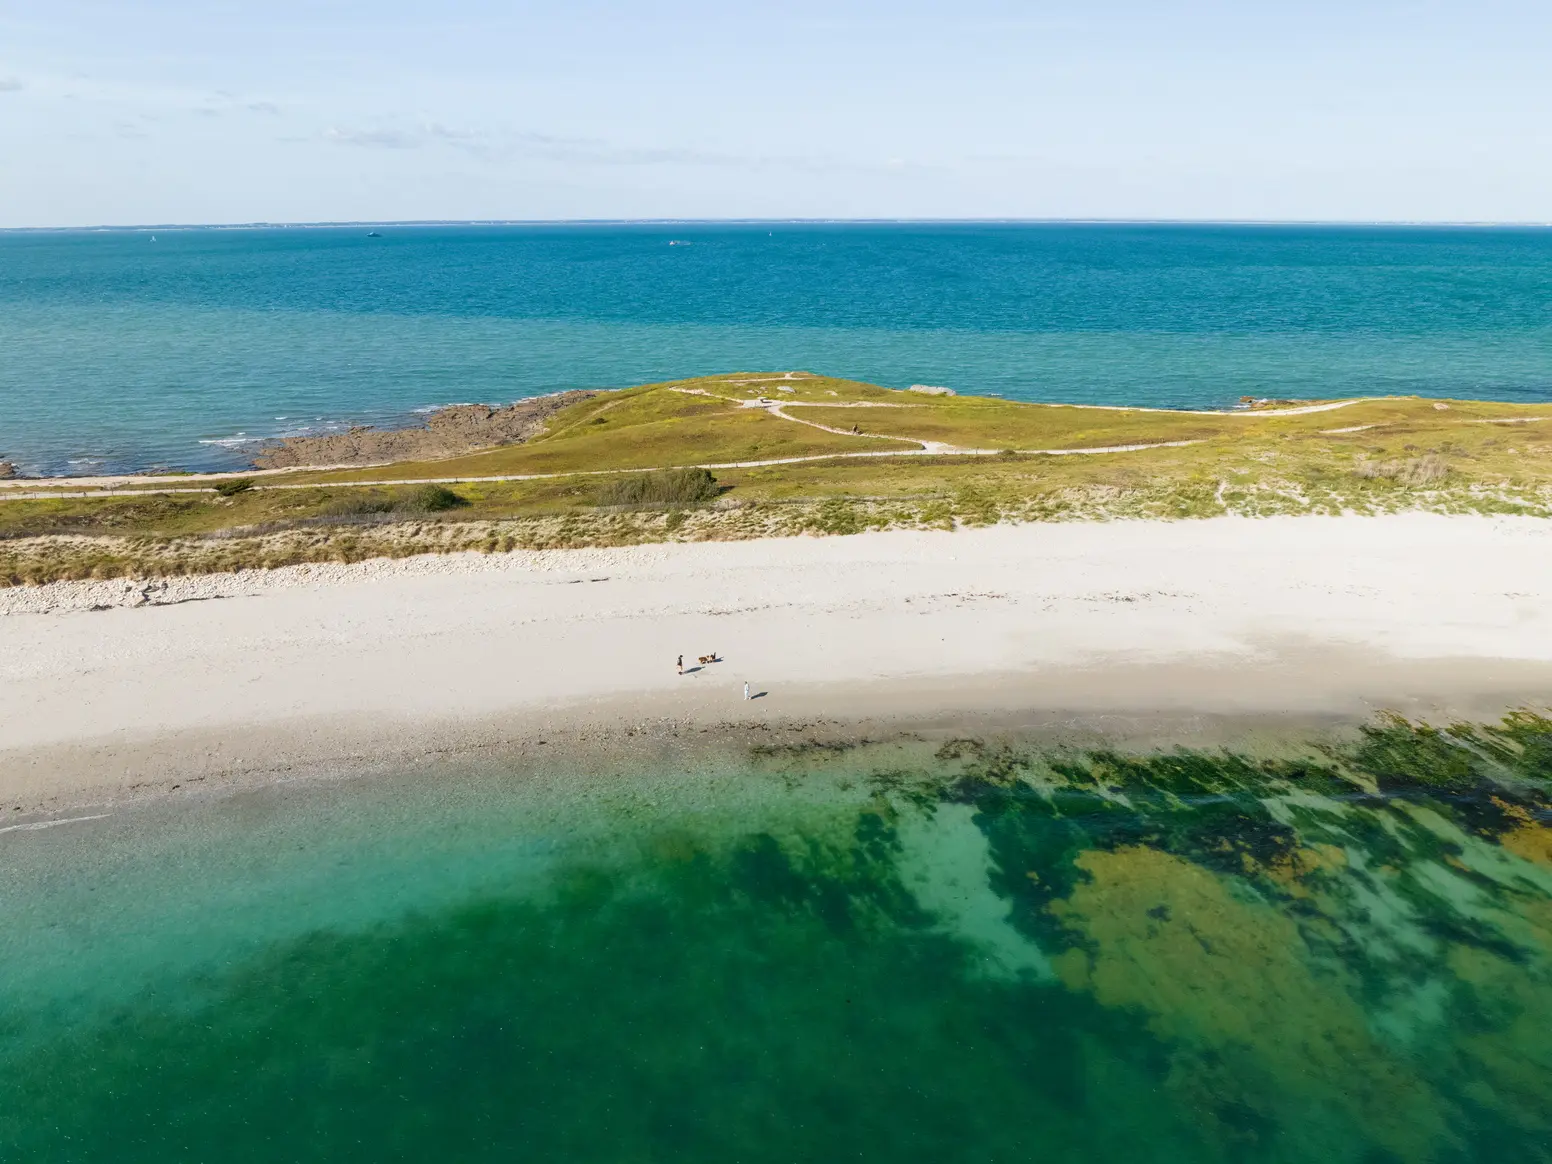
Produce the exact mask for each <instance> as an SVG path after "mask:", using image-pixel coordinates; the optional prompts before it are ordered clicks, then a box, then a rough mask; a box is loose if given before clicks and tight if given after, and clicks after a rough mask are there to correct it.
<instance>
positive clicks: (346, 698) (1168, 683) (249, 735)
mask: <svg viewBox="0 0 1552 1164" xmlns="http://www.w3.org/2000/svg"><path fill="white" fill-rule="evenodd" d="M1549 567H1552V525H1549V524H1547V523H1545V522H1542V521H1538V520H1534V519H1516V518H1483V517H1440V516H1430V515H1422V514H1413V515H1401V516H1390V517H1378V518H1359V517H1342V518H1287V519H1261V520H1249V519H1236V518H1224V519H1215V520H1210V521H1183V522H1116V523H1108V524H1089V525H1079V524H1072V525H1029V526H999V527H993V528H988V529H977V530H960V531H957V532H953V533H947V532H945V533H904V532H897V533H883V534H864V535H860V536H856V537H846V538H797V539H787V540H773V541H760V542H742V543H706V544H696V545H672V546H645V547H632V548H626V549H611V550H578V551H564V552H559V551H556V552H546V553H541V554H525V553H514V554H510V555H494V556H489V557H484V556H478V555H462V556H457V557H448V558H420V559H409V560H405V561H399V562H388V561H383V562H371V563H363V564H361V565H356V566H315V567H298V568H292V569H286V570H279V571H275V572H273V573H270V574H265V573H245V574H238V575H223V576H214V577H203V578H192V579H181V580H172V581H171V582H170V583H169V584H168V586H167V587H166V589H165V590H161V589H157V590H153V591H152V592H151V593H150V604H148V605H140V606H125V605H119V604H123V603H131V602H134V603H138V602H141V601H142V598H141V593H140V591H141V589H142V587H141V586H139V585H134V586H132V585H131V584H128V583H125V582H122V581H116V582H105V583H63V584H56V585H53V586H48V587H40V588H21V589H14V590H9V591H0V612H4V615H5V616H4V617H0V679H3V683H0V803H4V802H6V801H11V802H14V803H13V807H15V806H17V805H20V804H22V803H23V802H37V801H41V800H42V799H46V798H47V797H48V796H50V795H51V794H55V793H60V794H63V793H65V792H70V791H79V790H86V789H88V788H92V789H111V788H122V787H125V786H130V785H140V784H145V783H155V782H156V781H158V780H160V779H163V778H167V777H168V776H169V773H171V772H173V771H174V770H175V769H178V768H180V767H187V768H197V769H199V770H200V771H201V772H220V771H224V770H226V769H228V768H232V767H238V766H247V767H253V766H255V765H261V764H263V763H266V762H277V763H278V762H292V761H300V760H302V759H306V758H314V759H316V758H320V757H327V756H328V755H331V754H334V753H336V752H337V753H338V754H340V755H346V754H349V755H357V754H361V752H362V749H363V748H364V747H366V744H367V743H368V742H369V741H372V740H377V741H389V740H392V741H396V742H397V743H396V746H402V747H404V748H405V749H407V750H413V749H414V748H415V747H420V746H423V747H431V746H454V745H455V744H456V743H457V742H458V740H460V739H462V738H473V737H474V736H478V737H479V738H480V739H482V740H492V739H496V738H499V737H501V736H502V735H504V734H511V735H516V734H519V733H520V732H522V731H524V730H529V729H531V728H532V726H533V725H535V724H544V723H555V722H559V721H563V720H573V721H575V720H579V719H580V720H589V721H591V722H594V723H599V724H603V725H606V726H609V725H613V726H618V725H625V724H629V723H631V722H633V721H636V720H641V721H647V720H652V719H659V720H661V719H664V718H675V717H677V718H679V719H682V720H687V721H692V722H702V723H715V722H720V721H724V720H726V721H738V720H740V719H744V718H751V719H760V718H779V717H783V716H789V717H790V716H833V717H843V716H848V715H863V714H868V715H881V714H889V713H898V714H907V713H921V714H926V713H935V712H947V711H954V710H956V709H957V710H977V709H979V710H986V709H989V708H999V707H1005V708H1037V707H1038V708H1047V709H1055V710H1060V709H1073V710H1083V711H1103V710H1117V711H1121V710H1144V709H1153V710H1158V709H1170V710H1185V711H1189V710H1201V711H1220V712H1222V711H1228V712H1234V711H1246V712H1262V713H1265V712H1273V713H1279V712H1312V713H1314V712H1331V713H1350V712H1361V711H1362V710H1364V709H1372V708H1376V707H1382V706H1396V707H1401V708H1403V709H1429V708H1433V709H1445V710H1448V709H1450V708H1452V707H1460V708H1464V707H1468V706H1469V707H1476V706H1502V705H1508V704H1512V703H1516V702H1530V703H1544V702H1552V601H1549V600H1552V568H1549ZM94 606H96V607H108V609H95V610H94V609H91V608H92V607H94ZM711 651H716V652H717V653H718V654H719V655H720V656H721V657H722V659H723V660H724V661H722V662H719V663H717V664H715V665H712V666H708V667H706V668H703V669H700V670H692V668H694V667H695V666H696V663H695V657H696V656H698V655H701V654H705V653H708V652H711ZM681 654H683V655H684V656H685V657H686V663H687V670H689V671H690V673H689V674H686V675H684V676H682V677H681V676H679V675H677V674H676V673H675V659H676V657H677V656H679V655H681ZM746 680H747V681H748V682H749V683H750V684H751V691H752V693H753V694H756V695H759V696H761V697H760V698H757V699H755V700H752V701H751V702H749V703H745V702H744V701H743V699H742V690H743V684H744V682H745V681H746ZM471 733H472V735H471ZM174 745H176V746H174ZM368 750H370V749H368ZM259 753H262V754H259Z"/></svg>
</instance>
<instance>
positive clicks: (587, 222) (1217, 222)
mask: <svg viewBox="0 0 1552 1164" xmlns="http://www.w3.org/2000/svg"><path fill="white" fill-rule="evenodd" d="M890 225H899V226H910V225H921V226H1021V225H1024V226H1269V227H1275V226H1307V227H1317V226H1324V227H1470V228H1478V229H1481V228H1521V229H1526V228H1541V229H1545V228H1547V227H1552V221H1539V220H1534V219H1503V220H1496V219H1402V218H1397V219H1385V218H1381V219H1359V218H1353V219H1341V218H1307V219H1306V218H1095V217H1089V218H1057V217H1045V218H1041V217H1029V218H1019V217H984V218H949V217H921V218H917V217H875V218H841V217H818V218H795V217H789V218H740V217H730V218H360V219H317V220H300V221H291V222H271V221H266V220H254V221H251V222H144V223H92V224H83V225H75V226H0V234H43V233H50V232H53V233H62V232H83V231H90V232H100V233H106V232H113V231H145V230H328V229H343V228H349V227H359V226H366V227H372V226H388V227H439V226H442V227H458V226H890Z"/></svg>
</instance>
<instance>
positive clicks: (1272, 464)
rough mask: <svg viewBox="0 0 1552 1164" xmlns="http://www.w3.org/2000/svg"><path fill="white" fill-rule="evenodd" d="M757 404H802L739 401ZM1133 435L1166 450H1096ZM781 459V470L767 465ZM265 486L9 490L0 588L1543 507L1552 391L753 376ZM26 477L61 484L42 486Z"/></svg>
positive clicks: (593, 407) (180, 480)
mask: <svg viewBox="0 0 1552 1164" xmlns="http://www.w3.org/2000/svg"><path fill="white" fill-rule="evenodd" d="M762 398H763V399H764V400H768V401H771V402H773V403H774V404H778V405H788V406H791V407H789V408H786V409H784V410H782V411H775V410H772V409H771V408H770V407H766V406H746V405H745V402H746V401H758V400H760V399H762ZM800 422H807V423H800ZM814 424H819V425H824V426H827V427H828V428H833V429H838V430H842V431H840V432H829V431H826V430H825V429H824V428H816V427H813V425H814ZM854 427H855V429H856V430H858V431H857V432H856V433H855V434H854V433H853V429H854ZM926 442H934V443H933V444H932V445H931V446H930V449H924V445H925V443H926ZM1172 442H1191V443H1188V444H1183V445H1181V444H1171V443H1172ZM1137 445H1141V446H1159V447H1144V448H1142V449H1138V450H1134V451H1126V452H1100V453H1084V452H1083V451H1082V450H1085V449H1108V448H1115V447H1118V446H1122V447H1124V446H1137ZM954 449H963V450H976V451H983V452H984V451H997V452H996V454H995V455H968V454H955V453H954V452H953V450H954ZM1067 450H1071V451H1072V452H1071V455H1052V454H1053V453H1059V452H1062V451H1067ZM928 451H930V452H932V453H934V454H944V455H926V454H927V452H928ZM881 454H887V455H881ZM794 458H804V459H802V460H798V461H795V462H793V461H792V459H794ZM774 461H788V462H789V463H781V464H760V462H774ZM748 462H755V463H754V464H746V465H745V467H737V468H718V469H717V470H716V474H715V475H716V481H717V489H716V490H715V491H712V492H710V493H708V494H707V497H711V496H713V495H715V500H708V499H706V497H701V498H697V499H696V500H695V501H693V502H691V503H689V504H685V505H682V506H681V505H676V504H673V503H653V504H642V505H620V504H613V503H611V501H617V500H618V499H619V498H620V497H625V496H634V495H642V496H647V495H651V496H659V495H660V494H658V493H655V492H653V491H651V490H648V491H646V492H645V493H642V492H641V491H637V492H636V493H635V494H633V493H631V491H624V492H622V491H621V490H620V489H619V488H618V487H612V486H611V481H614V482H617V481H618V476H617V475H618V474H620V473H629V472H640V471H644V470H653V469H665V468H672V467H680V466H697V465H716V466H727V465H731V464H734V463H748ZM496 478H507V479H506V480H500V479H496ZM516 478H525V479H516ZM432 480H434V481H450V482H456V484H455V485H454V486H453V488H454V489H455V491H456V493H457V501H458V502H459V503H457V504H451V505H447V506H445V507H440V508H434V509H428V508H427V507H426V505H425V504H424V503H423V502H424V497H423V496H422V494H421V493H417V487H416V486H415V485H413V484H410V483H411V482H415V481H432ZM251 482H252V485H251V487H250V488H247V489H245V490H243V491H241V492H237V493H234V494H233V495H231V496H221V495H220V494H217V493H216V492H214V490H213V488H212V481H211V479H210V478H208V477H205V478H202V477H199V476H192V477H176V478H165V477H156V478H151V477H147V478H144V479H137V481H136V483H135V484H134V485H133V486H131V487H130V488H132V489H134V490H135V491H136V492H142V491H144V490H147V489H154V490H157V491H158V492H155V493H151V494H147V495H138V496H127V495H117V496H115V495H112V493H111V491H110V492H106V493H102V494H98V495H93V496H85V497H73V498H72V497H65V496H58V497H42V498H36V499H29V500H16V499H14V497H15V494H16V491H0V498H5V497H6V496H7V492H9V493H10V496H11V497H12V498H13V499H10V500H5V501H3V503H0V584H17V583H29V582H42V581H47V580H51V579H57V578H71V577H93V576H95V577H112V576H118V575H125V574H129V575H151V576H154V575H158V574H168V573H182V572H194V571H203V570H213V569H232V568H237V567H241V566H248V565H254V566H275V565H282V564H287V563H291V562H303V561H321V560H357V559H360V558H364V557H371V556H377V555H392V556H398V555H404V554H411V553H421V552H434V551H447V550H468V549H474V550H484V551H500V550H509V549H515V548H544V547H553V546H574V545H600V544H605V545H608V544H630V543H635V542H646V541H665V540H702V539H719V538H720V539H727V538H746V537H764V536H776V535H783V534H797V533H846V532H853V531H856V530H861V529H869V528H900V527H904V528H924V527H930V528H953V527H955V526H956V525H961V524H985V523H988V522H994V521H1049V520H1099V519H1110V518H1122V517H1154V518H1189V517H1208V516H1214V515H1219V514H1226V513H1237V514H1246V515H1267V514H1292V513H1342V512H1358V513H1377V512H1393V511H1397V510H1403V509H1428V510H1435V511H1440V512H1477V513H1525V514H1533V515H1538V516H1547V515H1552V405H1544V406H1536V405H1514V404H1497V403H1484V402H1475V401H1447V402H1446V401H1431V400H1420V399H1416V398H1408V397H1397V398H1385V399H1375V400H1362V401H1356V402H1352V403H1347V404H1344V405H1343V406H1342V407H1339V408H1334V409H1328V410H1324V411H1318V412H1310V411H1307V412H1291V413H1290V412H1286V411H1279V410H1276V409H1263V410H1256V409H1251V410H1246V411H1241V412H1235V413H1186V412H1170V411H1152V410H1126V409H1107V408H1087V407H1077V406H1067V405H1041V404H1023V403H1014V402H1011V401H1004V400H995V399H989V398H975V397H947V396H930V395H925V394H922V393H917V392H898V391H893V390H890V389H886V388H880V387H877V386H875V385H868V384H859V383H856V382H852V381H845V380H836V379H831V378H827V377H820V376H810V375H806V374H786V375H782V374H767V375H763V376H762V375H759V374H749V373H742V374H734V375H728V376H720V377H706V378H701V379H697V380H682V381H674V382H671V383H668V384H655V385H646V386H643V387H639V388H632V389H626V390H623V391H617V392H606V393H601V394H599V395H598V396H596V397H594V398H592V399H590V400H587V401H583V402H581V403H579V404H576V405H573V406H571V407H570V408H568V409H565V410H564V411H562V412H560V413H558V414H556V416H555V417H554V418H552V420H551V423H550V425H549V427H548V429H547V431H546V432H545V433H543V434H542V435H540V436H539V437H536V438H534V439H533V440H531V441H529V442H527V443H525V444H521V445H512V446H505V447H498V448H493V449H486V450H480V451H477V452H472V453H468V454H465V455H462V456H458V457H455V458H451V459H445V460H438V461H422V462H401V463H398V464H393V465H384V466H373V467H368V468H352V469H342V470H291V471H285V472H278V473H255V474H253V476H252V478H251ZM79 489H81V486H80V485H74V486H71V485H68V484H66V483H58V484H57V485H56V486H54V487H53V489H52V491H55V492H60V493H64V492H69V491H75V490H79ZM27 491H28V492H45V493H46V492H50V491H51V487H50V483H48V482H30V483H28V485H27Z"/></svg>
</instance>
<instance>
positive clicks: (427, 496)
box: [393, 485, 469, 513]
mask: <svg viewBox="0 0 1552 1164" xmlns="http://www.w3.org/2000/svg"><path fill="white" fill-rule="evenodd" d="M468 504H469V499H468V498H466V497H460V496H459V495H458V494H456V493H454V492H453V491H452V490H451V489H449V488H448V487H447V486H445V485H421V486H419V487H417V488H415V489H412V490H410V491H409V492H408V493H406V494H405V495H404V496H403V497H400V498H399V499H398V501H397V502H395V504H394V507H393V508H394V511H395V512H396V513H445V512H446V511H447V510H449V509H462V508H463V507H464V506H466V505H468Z"/></svg>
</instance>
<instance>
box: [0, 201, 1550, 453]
mask: <svg viewBox="0 0 1552 1164" xmlns="http://www.w3.org/2000/svg"><path fill="white" fill-rule="evenodd" d="M371 229H374V228H369V227H366V226H359V227H334V228H276V229H162V228H158V229H156V230H154V231H152V230H134V231H127V230H126V231H93V232H86V231H77V232H8V233H7V232H0V457H10V458H11V459H13V460H15V461H16V462H18V464H19V465H20V466H21V467H22V469H23V470H24V471H26V472H29V473H65V472H96V471H121V470H135V469H144V468H150V467H156V466H166V467H174V468H185V469H215V468H231V467H237V466H240V465H243V464H245V463H246V460H247V457H246V454H245V450H251V448H252V446H253V442H255V441H257V440H261V439H263V438H267V437H273V436H277V435H285V434H299V433H305V432H310V431H324V430H328V429H330V428H336V427H340V426H344V425H349V424H358V423H384V422H389V421H395V420H402V419H404V418H407V417H410V416H412V415H413V414H414V412H415V410H417V409H429V408H431V407H434V406H436V405H441V404H448V403H456V402H465V401H481V402H507V401H511V400H514V399H517V398H519V397H524V396H530V395H534V394H537V393H542V392H550V391H555V390H557V389H562V388H574V387H620V386H625V385H629V384H634V383H641V382H645V381H650V380H656V379H667V378H672V377H678V376H688V375H694V374H701V373H711V372H718V371H730V370H735V369H737V370H749V369H760V370H767V369H793V368H801V369H807V370H811V371H817V372H825V373H829V374H834V375H840V376H849V377H856V378H859V379H864V380H871V381H874V382H877V383H881V384H886V385H892V386H899V387H904V386H908V385H910V384H913V383H930V384H943V385H947V386H949V387H952V388H954V389H955V390H957V391H959V392H962V393H1000V394H1002V395H1004V396H1007V397H1010V398H1016V399H1024V400H1047V401H1073V402H1084V403H1104V404H1144V405H1158V406H1166V407H1168V406H1189V407H1217V406H1226V405H1230V404H1232V403H1233V402H1234V401H1235V400H1236V399H1237V398H1238V397H1240V396H1243V395H1255V396H1342V395H1352V394H1383V393H1420V394H1425V395H1436V396H1470V397H1488V398H1494V399H1505V400H1540V399H1549V398H1552V230H1546V229H1530V228H1440V227H1426V228H1425V227H1337V226H1331V227H1310V226H1187V225H1082V224H1008V225H971V224H836V225H816V224H759V225H754V224H749V225H727V224H700V225H696V224H677V225H661V224H642V225H596V226H594V225H566V226H387V227H379V228H375V229H377V230H378V231H379V232H380V234H381V236H382V237H377V238H374V237H370V236H369V230H371ZM672 242H680V243H687V244H689V245H678V246H673V245H670V243H672Z"/></svg>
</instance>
